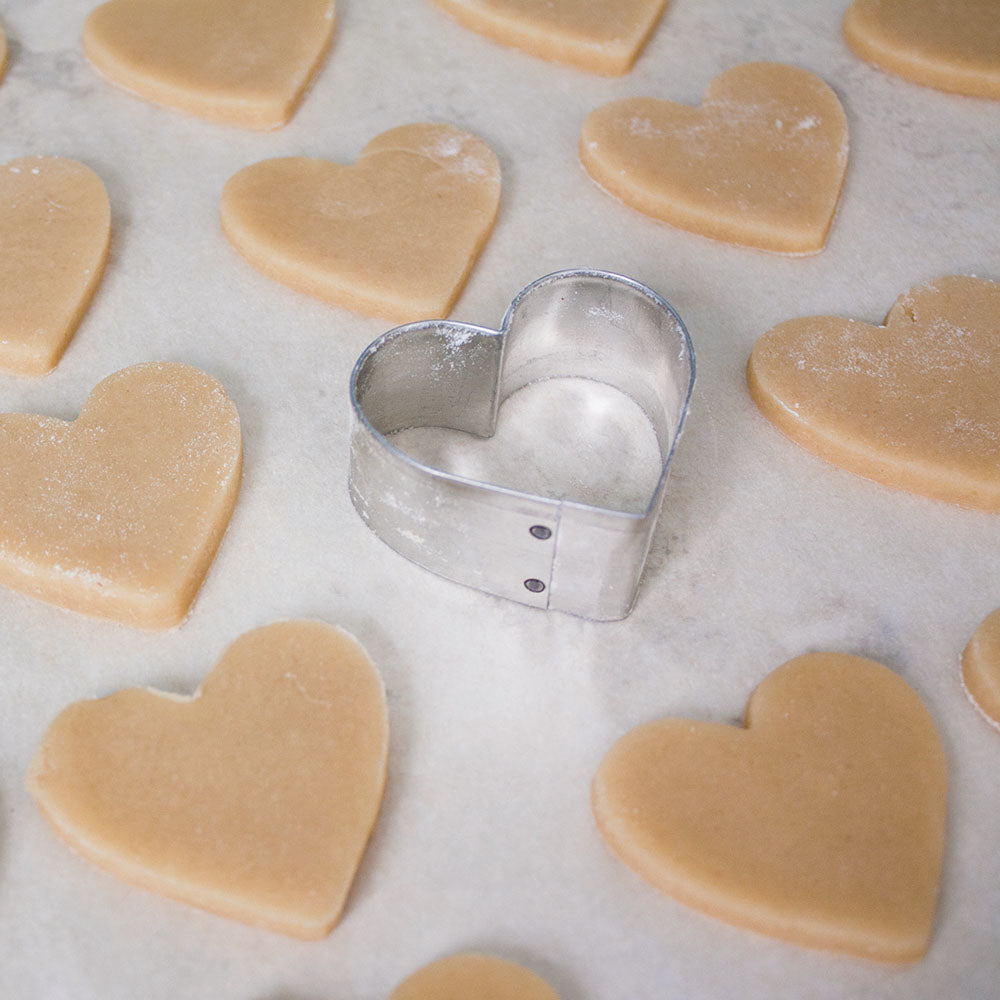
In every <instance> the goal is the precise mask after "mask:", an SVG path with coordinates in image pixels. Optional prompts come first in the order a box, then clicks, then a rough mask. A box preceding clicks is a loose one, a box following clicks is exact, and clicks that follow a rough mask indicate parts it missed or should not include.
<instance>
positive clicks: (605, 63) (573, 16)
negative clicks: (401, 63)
mask: <svg viewBox="0 0 1000 1000" xmlns="http://www.w3.org/2000/svg"><path fill="white" fill-rule="evenodd" d="M433 3H435V4H436V5H437V6H438V7H440V8H441V9H442V10H445V11H447V12H448V13H449V14H450V15H451V16H452V17H453V18H455V20H456V21H458V23H459V24H462V25H464V26H465V27H466V28H471V29H472V30H473V31H478V32H480V33H481V34H483V35H487V36H488V37H490V38H492V39H494V40H495V41H497V42H502V43H503V44H504V45H513V46H515V47H516V48H519V49H523V50H524V51H525V52H530V53H531V54H532V55H533V56H541V58H542V59H548V60H550V61H551V62H557V63H565V64H566V65H569V66H576V67H578V68H579V69H586V70H591V71H592V72H594V73H603V74H605V75H607V76H617V75H619V74H621V73H627V72H628V71H629V70H630V69H631V68H632V64H633V63H634V62H635V60H636V57H637V56H638V55H639V53H640V52H641V51H642V48H643V46H644V45H645V44H646V42H647V41H648V40H649V36H650V35H651V34H652V33H653V29H654V28H655V27H656V25H657V22H658V21H659V20H660V15H661V14H662V13H663V8H664V7H666V5H667V0H615V2H614V3H608V2H606V0H433Z"/></svg>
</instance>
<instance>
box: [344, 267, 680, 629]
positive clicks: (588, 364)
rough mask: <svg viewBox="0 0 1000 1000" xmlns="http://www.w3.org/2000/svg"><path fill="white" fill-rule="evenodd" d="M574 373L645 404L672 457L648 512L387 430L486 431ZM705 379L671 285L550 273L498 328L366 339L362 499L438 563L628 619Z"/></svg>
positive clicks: (433, 327) (540, 598) (356, 431)
mask: <svg viewBox="0 0 1000 1000" xmlns="http://www.w3.org/2000/svg"><path fill="white" fill-rule="evenodd" d="M573 377H576V378H587V379H594V380H595V381H597V382H602V383H604V384H606V385H610V386H612V387H614V388H615V389H618V390H619V391H621V392H623V393H624V394H625V395H627V396H629V397H630V398H631V399H633V400H634V401H635V402H636V403H637V404H638V405H639V406H640V407H641V408H642V410H643V411H644V412H645V414H646V416H647V417H648V418H649V421H650V423H651V424H652V426H653V429H654V431H655V432H656V438H657V442H658V445H659V451H660V457H661V459H662V462H663V471H662V472H661V474H660V477H659V481H658V482H657V484H656V489H655V490H654V492H653V495H652V498H651V499H650V501H649V505H648V507H647V508H646V510H645V511H643V512H641V513H634V512H629V511H620V510H613V509H607V508H602V507H595V506H591V505H589V504H586V503H580V502H576V501H572V500H557V499H553V498H550V497H542V496H534V495H532V494H529V493H523V492H520V491H518V490H513V489H507V488H505V487H502V486H493V485H490V484H489V483H483V482H477V481H475V480H472V479H466V478H463V477H462V476H457V475H453V474H451V473H448V472H443V471H442V470H440V469H435V468H432V467H430V466H427V465H424V464H422V463H421V462H418V461H416V460H414V459H413V458H411V457H410V456H409V455H407V454H405V453H404V452H403V451H401V450H400V449H399V448H397V447H395V446H394V445H393V444H392V442H390V441H389V440H388V435H390V434H392V433H393V432H395V431H399V430H403V429H405V428H409V427H423V426H433V427H451V428H455V429H457V430H461V431H466V432H468V433H470V434H476V435H479V436H481V437H490V436H491V435H492V434H493V431H494V429H495V426H496V419H497V411H498V410H499V408H500V405H501V404H502V403H503V402H504V400H506V399H507V397H508V396H510V395H511V394H512V393H515V392H517V390H518V389H521V388H523V387H524V386H526V385H528V384H529V383H531V382H537V381H539V380H541V379H549V378H573ZM693 386H694V352H693V349H692V346H691V339H690V337H689V336H688V333H687V330H686V329H685V328H684V324H683V323H682V322H681V320H680V317H679V316H678V315H677V313H675V312H674V310H673V309H672V308H671V307H670V306H669V305H668V304H667V303H666V302H665V301H664V300H663V299H661V298H660V296H659V295H657V294H656V293H655V292H653V291H651V290H650V289H649V288H646V287H645V286H644V285H641V284H639V283H638V282H636V281H633V280H632V279H630V278H625V277H622V276H621V275H618V274H609V273H607V272H604V271H590V270H572V271H560V272H558V273H556V274H550V275H548V276H547V277H544V278H539V279H538V280H537V281H535V282H532V284H530V285H528V287H527V288H525V289H523V290H522V291H521V292H520V293H519V294H518V296H517V298H515V299H514V301H513V302H512V303H511V305H510V308H509V309H508V310H507V314H506V316H504V320H503V324H502V325H501V327H500V329H499V330H489V329H485V328H483V327H479V326H469V325H467V324H465V323H451V322H448V321H446V320H430V321H427V322H421V323H410V324H408V325H406V326H400V327H397V328H396V329H394V330H390V331H389V332H388V333H385V334H383V335H382V336H381V337H379V338H378V339H377V340H376V341H374V343H372V344H371V345H370V346H369V347H368V348H367V349H366V350H365V352H364V353H363V354H362V355H361V357H360V358H359V359H358V362H357V364H356V365H355V366H354V371H353V372H352V374H351V406H352V423H351V464H350V483H349V486H350V493H351V500H352V501H353V503H354V506H355V508H356V509H357V511H358V513H359V514H360V515H361V517H362V518H363V519H364V521H365V523H366V524H367V525H368V527H369V528H371V529H372V531H374V532H375V534H376V535H378V536H379V537H380V538H381V539H382V540H383V541H384V542H386V543H387V544H388V545H390V546H391V547H392V548H394V549H395V550H396V551H397V552H399V553H400V554H401V555H404V556H406V558H407V559H410V560H412V561H413V562H415V563H418V564H419V565H421V566H423V567H425V568H426V569H429V570H431V571H432V572H434V573H437V574H439V575H440V576H444V577H447V578H448V579H450V580H454V581H456V582H458V583H463V584H465V585H467V586H469V587H475V588H476V589H477V590H484V591H486V592H487V593H490V594H496V595H498V596H500V597H506V598H509V599H511V600H514V601H519V602H520V603H522V604H529V605H531V606H533V607H536V608H550V609H553V610H558V611H566V612H569V613H570V614H574V615H580V616H582V617H584V618H591V619H596V620H599V621H611V620H615V619H619V618H624V617H625V616H626V615H628V613H629V611H631V609H632V604H633V602H634V601H635V596H636V592H637V590H638V586H639V578H640V576H641V575H642V569H643V565H644V564H645V562H646V553H647V552H648V550H649V543H650V539H651V537H652V534H653V529H654V528H655V526H656V519H657V516H658V514H659V512H660V506H661V504H662V501H663V493H664V487H665V485H666V481H667V472H668V470H669V467H670V460H671V458H672V457H673V454H674V449H675V447H676V446H677V441H678V439H679V438H680V434H681V429H682V427H683V425H684V418H685V416H686V414H687V410H688V403H689V401H690V398H691V390H692V388H693Z"/></svg>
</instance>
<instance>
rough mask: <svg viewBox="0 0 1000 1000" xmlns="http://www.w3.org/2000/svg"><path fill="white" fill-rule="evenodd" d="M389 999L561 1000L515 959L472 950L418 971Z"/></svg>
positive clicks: (543, 981)
mask: <svg viewBox="0 0 1000 1000" xmlns="http://www.w3.org/2000/svg"><path fill="white" fill-rule="evenodd" d="M389 1000H559V995H558V994H557V993H556V991H555V990H553V989H552V987H551V986H549V984H548V983H546V982H545V980H544V979H542V978H541V977H539V976H536V975H535V974H534V973H533V972H529V971H528V970H527V969H525V968H523V967H522V966H520V965H517V964H515V963H514V962H508V961H505V960H504V959H502V958H495V957H493V956H492V955H480V954H476V953H474V952H469V953H465V954H460V955H450V956H449V957H448V958H440V959H438V960H437V961H436V962H431V964H430V965H425V966H424V967H423V968H422V969H419V970H418V971H417V972H414V973H413V975H412V976H410V977H409V978H407V979H406V980H404V981H403V982H402V983H400V984H399V986H397V987H396V988H395V989H394V990H393V991H392V995H391V996H390V997H389Z"/></svg>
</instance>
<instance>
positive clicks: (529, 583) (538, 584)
mask: <svg viewBox="0 0 1000 1000" xmlns="http://www.w3.org/2000/svg"><path fill="white" fill-rule="evenodd" d="M524 586H525V587H526V588H527V589H528V590H530V591H531V592H532V593H533V594H540V593H541V592H542V591H543V590H544V589H545V584H544V583H542V581H541V580H535V579H534V578H532V579H530V580H525V581H524Z"/></svg>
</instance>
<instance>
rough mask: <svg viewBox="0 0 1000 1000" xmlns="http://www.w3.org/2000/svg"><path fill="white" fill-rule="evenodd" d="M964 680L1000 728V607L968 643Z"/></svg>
mask: <svg viewBox="0 0 1000 1000" xmlns="http://www.w3.org/2000/svg"><path fill="white" fill-rule="evenodd" d="M962 681H963V683H964V684H965V690H966V692H967V693H968V695H969V697H970V698H971V699H972V701H973V703H974V704H975V706H976V707H977V708H978V709H980V711H982V713H983V715H985V716H986V718H987V720H988V721H989V722H990V723H992V724H993V726H994V727H996V728H998V729H1000V608H997V610H996V611H994V612H993V614H991V615H990V616H989V617H988V618H987V619H986V620H985V621H984V622H983V623H982V625H980V626H979V628H977V629H976V631H975V634H974V635H973V636H972V639H970V640H969V645H968V646H966V647H965V652H964V653H962Z"/></svg>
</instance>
